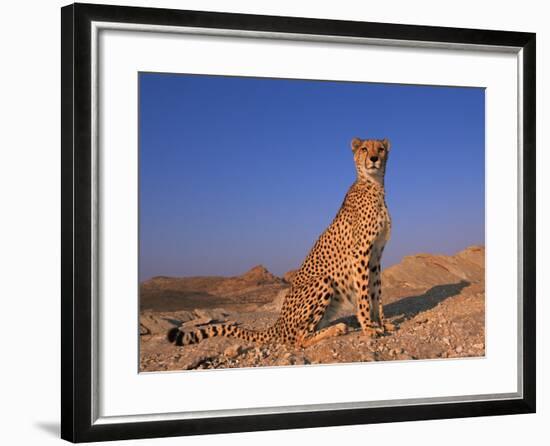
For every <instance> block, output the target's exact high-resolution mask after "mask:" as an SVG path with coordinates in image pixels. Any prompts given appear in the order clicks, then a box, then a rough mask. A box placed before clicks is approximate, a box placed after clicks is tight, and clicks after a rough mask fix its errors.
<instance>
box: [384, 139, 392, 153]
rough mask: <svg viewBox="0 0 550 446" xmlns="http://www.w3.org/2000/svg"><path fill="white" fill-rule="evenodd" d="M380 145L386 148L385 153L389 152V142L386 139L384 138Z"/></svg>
mask: <svg viewBox="0 0 550 446" xmlns="http://www.w3.org/2000/svg"><path fill="white" fill-rule="evenodd" d="M382 144H384V147H385V148H386V151H388V152H389V151H390V148H391V143H390V140H389V139H388V138H384V139H383V140H382Z"/></svg>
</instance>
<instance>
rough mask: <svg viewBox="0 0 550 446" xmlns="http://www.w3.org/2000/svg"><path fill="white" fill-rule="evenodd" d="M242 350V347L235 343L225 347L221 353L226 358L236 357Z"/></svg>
mask: <svg viewBox="0 0 550 446" xmlns="http://www.w3.org/2000/svg"><path fill="white" fill-rule="evenodd" d="M242 351H243V349H242V347H241V346H240V345H238V344H236V345H230V346H229V347H227V348H226V349H225V351H224V352H223V354H224V356H226V357H227V358H236V357H237V356H239V355H240V354H241V353H242Z"/></svg>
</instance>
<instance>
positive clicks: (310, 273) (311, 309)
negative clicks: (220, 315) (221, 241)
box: [167, 138, 395, 347]
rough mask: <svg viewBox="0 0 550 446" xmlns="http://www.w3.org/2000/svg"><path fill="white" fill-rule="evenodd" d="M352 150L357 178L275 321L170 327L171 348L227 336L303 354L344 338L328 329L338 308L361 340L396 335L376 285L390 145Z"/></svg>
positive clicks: (386, 229) (387, 224)
mask: <svg viewBox="0 0 550 446" xmlns="http://www.w3.org/2000/svg"><path fill="white" fill-rule="evenodd" d="M351 149H352V152H353V158H354V161H355V168H356V170H357V179H356V181H355V182H354V183H353V184H352V186H351V187H350V188H349V190H348V192H347V194H346V197H345V199H344V202H343V203H342V205H341V207H340V210H339V211H338V213H337V215H336V217H335V218H334V220H333V221H332V223H331V224H330V226H329V227H328V228H327V229H326V230H325V232H323V234H321V236H320V237H319V238H318V240H317V241H316V243H315V245H314V246H313V248H312V249H311V251H310V252H309V254H308V256H307V257H306V259H305V260H304V262H303V263H302V266H301V267H300V269H299V270H298V272H297V273H296V275H295V277H294V279H293V280H292V284H291V287H290V290H289V292H288V294H287V295H286V298H285V299H284V302H283V305H282V308H281V311H280V314H279V316H278V318H277V320H276V322H275V323H274V324H273V325H272V326H271V327H269V328H268V329H266V330H262V331H256V330H249V329H245V328H242V327H239V326H237V325H234V324H219V325H212V326H210V327H206V328H198V329H195V330H193V331H188V332H183V331H181V330H179V328H177V327H175V328H172V329H171V330H170V331H169V332H168V335H167V337H168V340H169V341H170V342H172V343H174V344H176V345H179V346H181V345H189V344H196V343H198V342H200V341H202V340H203V339H205V338H208V337H214V336H226V337H234V338H239V339H241V340H244V341H246V342H250V343H257V344H264V343H281V344H289V345H296V346H300V347H307V346H310V345H312V344H314V343H317V342H319V341H321V340H322V339H325V338H328V337H332V336H338V335H342V334H345V333H347V331H348V329H347V326H346V325H345V324H344V323H338V324H335V325H328V322H327V321H328V320H329V319H330V316H331V315H333V314H334V313H335V312H336V311H337V310H338V309H339V308H341V307H342V306H343V305H347V306H349V305H353V307H354V308H355V311H356V315H357V319H358V321H359V324H360V326H361V329H362V332H363V333H364V334H365V335H368V336H372V335H376V334H382V333H384V332H386V331H392V330H394V329H395V326H393V325H392V324H390V323H388V322H386V321H385V319H384V310H383V305H382V291H381V290H382V289H381V282H380V277H381V274H380V259H381V256H382V252H383V251H384V246H385V244H386V242H387V241H388V240H389V238H390V232H391V220H390V215H389V213H388V209H387V207H386V201H385V193H384V174H385V171H386V163H387V160H388V155H389V152H390V142H389V141H388V139H387V138H386V139H383V140H377V139H366V140H362V139H359V138H354V139H353V140H352V142H351Z"/></svg>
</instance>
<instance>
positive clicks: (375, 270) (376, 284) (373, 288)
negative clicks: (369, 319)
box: [368, 253, 396, 331]
mask: <svg viewBox="0 0 550 446" xmlns="http://www.w3.org/2000/svg"><path fill="white" fill-rule="evenodd" d="M380 258H381V255H380V254H377V253H374V254H373V255H372V256H371V259H370V262H369V265H368V266H369V275H370V281H369V294H370V296H371V299H372V311H373V314H374V319H375V321H377V322H378V324H379V327H380V328H381V329H383V330H384V331H394V330H395V328H396V327H395V325H394V324H392V323H390V322H386V320H385V318H384V305H383V304H382V281H381V276H382V275H381V273H380V269H381V267H380Z"/></svg>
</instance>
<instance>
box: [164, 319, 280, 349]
mask: <svg viewBox="0 0 550 446" xmlns="http://www.w3.org/2000/svg"><path fill="white" fill-rule="evenodd" d="M273 335H274V327H272V328H269V329H267V330H263V331H256V330H248V329H246V328H240V327H237V326H235V325H231V324H219V325H212V326H209V327H204V328H196V329H195V330H192V331H186V332H184V331H181V330H180V329H179V328H178V327H174V328H172V329H170V330H169V331H168V333H167V336H166V337H167V338H168V341H170V342H171V343H173V344H176V345H179V346H182V345H190V344H198V343H199V342H201V341H202V340H203V339H206V338H212V337H220V336H225V337H232V338H238V339H242V340H243V341H247V342H256V343H265V342H268V341H269V340H271V339H272V338H273Z"/></svg>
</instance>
